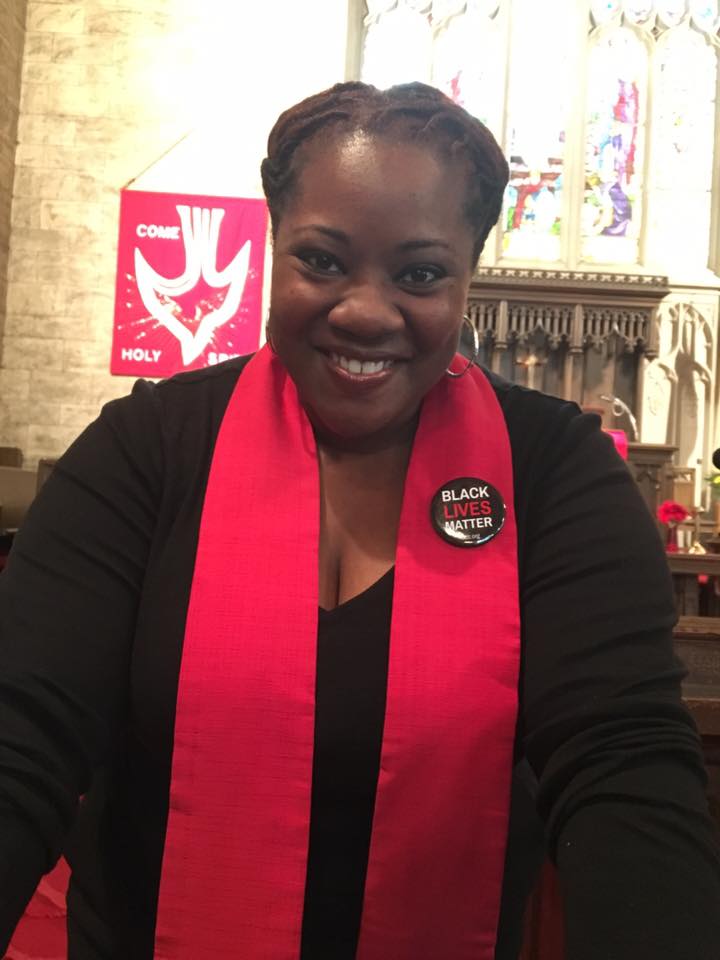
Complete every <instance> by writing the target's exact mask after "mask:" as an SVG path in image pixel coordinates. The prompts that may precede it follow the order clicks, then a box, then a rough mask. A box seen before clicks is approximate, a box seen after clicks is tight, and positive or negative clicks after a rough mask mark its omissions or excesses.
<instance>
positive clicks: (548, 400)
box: [481, 368, 614, 482]
mask: <svg viewBox="0 0 720 960" xmlns="http://www.w3.org/2000/svg"><path fill="white" fill-rule="evenodd" d="M481 369H483V373H484V374H485V376H486V377H487V379H488V382H489V383H490V386H491V387H492V388H493V391H494V393H495V396H496V397H497V400H498V403H499V405H500V409H501V411H502V413H503V416H504V418H505V423H506V426H507V431H508V436H509V439H510V446H511V449H512V457H513V466H514V470H515V475H516V479H517V480H518V482H520V481H521V480H522V479H524V478H528V477H529V475H530V474H532V476H533V479H534V480H537V478H538V475H547V474H548V473H551V472H552V469H553V467H554V466H555V465H558V464H560V463H562V462H564V461H566V460H567V459H568V458H570V457H575V456H577V455H578V453H579V452H581V450H584V451H585V452H587V451H588V450H592V451H595V450H596V448H597V449H598V450H599V451H601V452H603V453H604V454H609V455H610V456H611V458H612V459H614V456H613V454H614V448H613V444H612V441H611V440H610V438H609V437H608V436H607V435H606V434H604V433H603V431H602V424H601V421H600V418H599V417H598V416H597V415H596V414H594V413H584V412H583V411H582V410H581V409H580V407H579V406H578V405H577V404H576V403H574V402H573V401H570V400H563V399H561V398H560V397H554V396H551V395H549V394H546V393H541V392H540V391H539V390H531V389H529V388H527V387H523V386H520V385H518V384H515V383H510V382H509V381H508V380H505V379H504V378H503V377H500V376H498V375H497V374H495V373H492V372H491V371H489V370H485V369H484V368H481Z"/></svg>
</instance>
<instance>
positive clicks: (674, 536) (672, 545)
mask: <svg viewBox="0 0 720 960" xmlns="http://www.w3.org/2000/svg"><path fill="white" fill-rule="evenodd" d="M667 528H668V531H667V540H666V541H665V550H666V551H667V553H677V552H678V532H677V524H676V523H668V525H667Z"/></svg>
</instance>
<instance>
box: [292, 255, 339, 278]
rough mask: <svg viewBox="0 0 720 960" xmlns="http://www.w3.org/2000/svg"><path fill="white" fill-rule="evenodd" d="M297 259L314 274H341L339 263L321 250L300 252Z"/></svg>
mask: <svg viewBox="0 0 720 960" xmlns="http://www.w3.org/2000/svg"><path fill="white" fill-rule="evenodd" d="M297 256H298V259H300V260H302V262H303V263H304V264H305V266H307V267H309V268H310V269H311V270H313V271H314V272H315V273H325V274H338V273H342V272H343V266H342V264H341V263H340V261H339V260H338V259H337V258H336V257H334V256H333V255H332V254H330V253H323V252H322V250H301V251H300V252H299V253H298V255H297Z"/></svg>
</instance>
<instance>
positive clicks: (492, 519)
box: [430, 477, 507, 547]
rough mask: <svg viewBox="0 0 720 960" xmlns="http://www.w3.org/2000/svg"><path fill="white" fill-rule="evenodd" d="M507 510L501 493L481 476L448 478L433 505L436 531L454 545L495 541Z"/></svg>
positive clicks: (431, 517) (432, 519)
mask: <svg viewBox="0 0 720 960" xmlns="http://www.w3.org/2000/svg"><path fill="white" fill-rule="evenodd" d="M506 512H507V511H506V508H505V502H504V500H503V498H502V496H501V495H500V493H499V492H498V491H497V490H496V489H495V487H493V486H492V485H491V484H489V483H488V482H487V481H486V480H481V479H480V478H479V477H458V478H457V479H455V480H449V481H448V482H447V483H444V484H443V485H442V486H441V487H440V489H439V490H438V491H437V493H436V494H435V496H434V497H433V498H432V502H431V504H430V520H431V522H432V525H433V527H434V529H435V531H436V533H438V534H439V536H441V537H442V538H443V540H447V542H448V543H451V544H452V545H453V546H455V547H480V546H482V544H484V543H487V542H488V541H490V540H492V539H493V537H496V536H497V535H498V534H499V533H500V531H501V530H502V528H503V525H504V523H505V515H506Z"/></svg>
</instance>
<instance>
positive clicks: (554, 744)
mask: <svg viewBox="0 0 720 960" xmlns="http://www.w3.org/2000/svg"><path fill="white" fill-rule="evenodd" d="M525 466H526V469H527V476H526V479H527V480H528V482H529V483H531V484H532V493H531V494H530V495H529V497H528V499H527V502H526V506H527V514H526V518H525V523H526V537H525V542H524V544H523V551H524V553H523V562H522V567H521V571H522V608H523V642H524V675H523V687H522V695H523V725H524V739H525V748H526V753H527V757H528V759H529V761H530V763H531V765H532V766H533V768H534V770H535V772H536V775H537V776H538V779H539V799H538V806H539V810H540V812H541V815H542V816H543V818H544V820H545V822H546V825H547V835H548V843H549V849H550V854H551V856H552V857H553V859H554V860H555V861H556V863H557V866H558V868H559V872H560V880H561V884H562V888H563V894H564V900H565V911H566V934H567V960H610V958H612V960H650V958H652V960H678V958H680V957H682V958H683V960H713V958H715V957H716V956H717V953H718V949H720V947H719V946H718V945H719V944H720V856H719V854H718V846H717V838H716V834H715V830H714V827H713V825H712V824H711V822H710V820H709V817H708V813H707V805H706V801H705V796H704V784H705V777H704V771H703V766H702V755H701V750H700V744H699V740H698V736H697V733H696V731H695V728H694V725H693V723H692V720H691V718H690V716H689V714H688V712H687V711H686V710H685V708H684V707H683V705H682V703H681V699H680V680H681V677H682V669H681V667H680V665H679V663H678V662H677V660H676V659H675V658H674V656H673V652H672V626H673V623H674V619H675V612H674V609H673V600H672V592H671V588H670V583H669V574H668V572H667V566H666V563H665V558H664V555H663V552H662V549H661V546H660V543H659V538H658V536H657V533H656V530H655V528H654V524H653V521H652V519H651V518H650V516H649V514H648V512H647V509H646V508H645V506H644V504H643V502H642V500H641V498H640V495H639V492H638V491H637V489H636V487H635V484H634V481H633V480H632V478H631V477H630V475H629V473H628V472H627V470H626V469H625V466H624V464H623V463H622V461H620V459H619V458H618V457H617V456H616V454H615V452H614V450H613V449H612V444H611V442H610V441H609V439H608V438H607V437H605V436H604V435H603V434H602V433H600V431H599V430H598V428H597V421H596V418H594V417H590V416H585V415H578V412H577V409H576V408H574V407H573V406H572V405H569V404H568V405H565V406H563V407H562V408H560V409H559V411H558V413H557V415H556V417H555V426H554V427H553V429H552V430H551V431H546V432H545V435H544V436H543V437H541V440H540V441H539V446H538V448H537V449H536V451H535V453H534V455H533V456H532V457H529V458H528V460H527V462H526V465H525Z"/></svg>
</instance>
